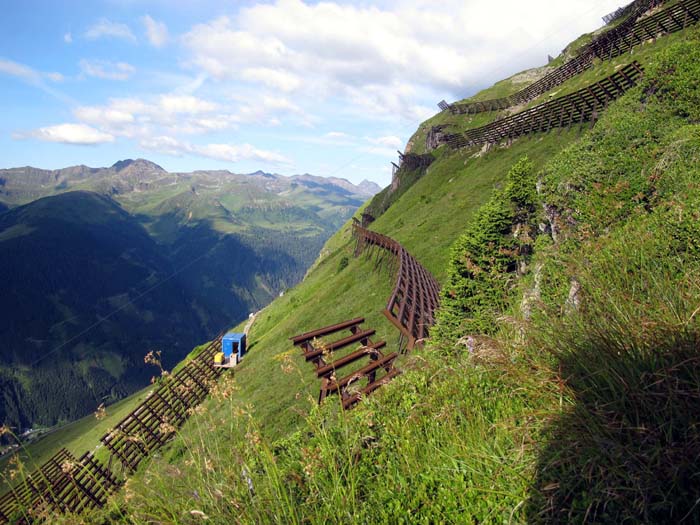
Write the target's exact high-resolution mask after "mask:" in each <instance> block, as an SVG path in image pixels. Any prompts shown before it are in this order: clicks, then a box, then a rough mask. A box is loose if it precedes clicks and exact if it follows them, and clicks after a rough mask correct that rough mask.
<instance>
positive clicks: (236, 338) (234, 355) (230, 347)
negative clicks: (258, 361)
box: [221, 332, 245, 362]
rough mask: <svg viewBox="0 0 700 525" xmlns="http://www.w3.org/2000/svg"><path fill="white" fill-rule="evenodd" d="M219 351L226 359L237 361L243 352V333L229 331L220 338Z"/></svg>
mask: <svg viewBox="0 0 700 525" xmlns="http://www.w3.org/2000/svg"><path fill="white" fill-rule="evenodd" d="M221 351H222V352H223V353H224V357H226V359H227V360H229V359H231V360H234V359H235V362H238V361H240V360H241V358H242V357H243V354H245V334H242V333H236V332H229V333H228V334H226V335H225V336H224V337H223V339H222V340H221Z"/></svg>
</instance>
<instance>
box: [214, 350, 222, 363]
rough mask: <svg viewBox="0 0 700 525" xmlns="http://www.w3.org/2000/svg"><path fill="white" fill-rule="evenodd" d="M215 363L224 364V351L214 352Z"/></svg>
mask: <svg viewBox="0 0 700 525" xmlns="http://www.w3.org/2000/svg"><path fill="white" fill-rule="evenodd" d="M214 364H215V365H222V364H224V353H223V352H219V353H217V354H214Z"/></svg>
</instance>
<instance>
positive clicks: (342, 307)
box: [94, 29, 700, 523]
mask: <svg viewBox="0 0 700 525" xmlns="http://www.w3.org/2000/svg"><path fill="white" fill-rule="evenodd" d="M584 41H586V39H585V38H584V39H582V40H581V42H584ZM699 43H700V33H699V32H698V30H697V29H690V30H685V31H683V32H681V33H678V34H676V35H672V36H671V37H663V38H659V39H658V40H657V42H656V43H654V44H649V47H648V48H647V49H646V50H645V53H646V55H644V56H645V59H644V67H645V69H646V76H645V78H644V80H643V81H642V83H641V85H640V86H638V87H636V88H634V89H632V90H630V91H629V92H628V93H627V94H626V95H624V96H623V97H622V98H620V99H619V100H618V101H616V102H614V103H613V104H611V105H610V106H609V107H608V108H607V110H606V112H605V114H604V115H603V116H602V118H601V119H600V120H599V121H598V122H597V123H596V124H595V126H591V125H590V124H589V123H586V124H585V125H584V126H581V127H578V126H576V127H574V128H572V129H571V130H569V131H568V132H562V133H559V132H557V131H554V132H552V133H549V134H542V133H539V134H532V135H530V136H529V137H526V138H518V139H516V140H514V141H512V142H511V141H506V142H503V143H502V144H497V145H494V147H492V148H491V149H490V150H479V149H466V150H456V151H454V150H450V149H449V148H446V147H441V148H438V149H437V150H435V151H433V152H432V155H433V157H434V161H433V162H432V164H431V165H430V166H429V167H428V168H427V169H425V168H424V169H421V170H418V171H409V170H407V169H402V170H399V172H398V175H397V176H398V179H397V180H396V181H395V182H396V187H397V188H399V191H397V192H396V193H395V194H394V197H393V199H388V200H384V202H389V203H390V204H391V205H390V206H389V207H388V208H387V209H386V211H383V210H381V207H380V211H383V213H382V214H381V215H380V216H378V217H377V220H376V221H375V222H373V223H372V225H371V228H372V229H375V230H377V231H380V232H382V233H385V234H387V235H389V236H391V237H393V238H396V239H397V240H399V241H401V242H402V243H403V244H404V245H405V246H406V247H407V248H408V249H409V251H411V253H412V254H413V255H415V256H416V257H417V258H418V259H419V260H420V261H421V262H422V263H423V264H425V265H426V266H427V267H428V268H429V269H430V270H431V271H433V272H434V273H435V274H436V276H438V279H439V280H440V281H441V283H442V285H443V292H442V305H441V310H440V312H439V314H438V324H437V326H436V327H435V329H434V330H433V332H431V333H432V338H431V340H430V341H429V342H428V344H427V345H426V347H425V348H424V349H422V350H418V351H414V352H412V353H411V354H409V355H405V356H402V357H401V358H400V360H399V364H398V366H399V367H400V368H401V369H402V370H403V371H404V373H403V374H402V376H400V377H399V378H397V379H395V380H393V381H392V382H391V383H390V384H388V385H386V386H383V387H382V388H380V389H379V390H378V391H377V392H375V393H374V394H372V395H371V396H370V397H369V398H367V399H364V400H362V402H361V403H360V404H359V406H358V408H356V409H354V410H353V411H351V412H343V411H342V410H340V408H339V406H338V405H339V403H338V399H337V397H331V398H330V399H329V401H328V402H325V403H323V404H322V405H321V406H320V407H319V406H317V404H316V401H315V397H316V394H317V392H318V388H319V386H320V381H319V380H318V379H316V377H315V374H314V373H313V369H312V367H311V366H310V365H309V363H307V362H305V361H304V359H303V358H302V356H301V355H300V350H299V349H298V348H294V347H292V346H291V344H290V342H289V337H291V336H293V335H295V334H298V333H301V332H305V331H307V330H311V329H314V328H317V327H320V326H323V325H326V324H329V323H332V322H338V321H342V320H345V319H349V318H352V317H357V316H365V317H366V318H367V321H366V323H365V324H366V326H369V327H372V328H377V330H378V337H377V338H379V337H381V338H384V339H386V340H387V341H388V342H389V345H390V346H393V347H394V348H395V347H396V344H397V338H398V334H397V332H396V330H395V329H394V328H393V327H392V326H391V325H390V324H389V323H388V321H386V320H385V319H384V318H383V316H382V315H381V314H380V313H379V311H380V310H381V309H382V308H383V307H384V305H385V303H386V300H387V298H388V296H389V294H390V291H391V288H392V286H393V279H394V276H393V275H392V274H391V273H390V272H389V270H388V267H387V265H386V264H385V265H384V266H382V264H381V262H380V261H377V260H376V258H371V257H367V256H364V257H361V258H357V259H356V258H354V257H353V250H354V241H353V239H352V237H351V235H350V231H351V230H350V228H349V225H346V226H344V227H343V228H341V229H340V231H338V232H337V233H336V234H335V235H334V236H333V237H331V239H330V240H329V241H328V242H327V243H326V245H325V247H324V249H323V250H322V252H321V257H320V258H319V259H318V260H317V262H316V263H315V264H314V266H313V267H312V268H311V270H310V271H309V272H308V274H307V277H306V278H305V280H304V281H303V282H302V283H300V284H299V285H297V286H295V287H294V288H293V289H291V290H289V291H288V292H286V293H285V294H284V296H283V297H280V298H278V299H277V300H275V301H274V302H273V303H271V304H270V305H269V306H268V307H267V308H266V309H265V310H264V311H263V312H262V313H261V314H260V316H259V318H258V320H257V321H256V323H255V325H254V326H253V328H252V331H251V334H250V341H251V345H250V353H249V354H248V355H247V356H246V358H245V360H244V361H243V362H242V363H241V364H240V365H239V367H238V368H236V369H235V370H234V371H233V373H232V374H229V375H228V377H226V378H224V379H223V380H222V382H221V384H220V385H219V387H218V388H217V389H216V390H215V391H214V393H213V395H212V398H211V399H210V400H209V401H208V402H207V403H206V404H205V405H203V407H202V408H201V410H199V411H198V413H197V414H195V415H194V416H193V417H192V418H191V420H190V421H189V422H188V423H187V424H186V425H185V427H183V429H182V431H181V432H180V434H179V436H178V437H177V439H175V440H174V441H173V443H172V444H171V445H170V446H169V447H168V448H166V449H164V450H163V452H162V453H161V454H159V455H158V456H154V457H153V458H152V459H151V460H150V461H149V462H147V463H148V464H147V465H145V466H144V467H143V468H142V469H141V470H140V471H139V473H138V474H137V475H136V476H135V477H134V478H132V479H131V480H130V481H129V483H128V484H127V487H126V488H125V489H124V491H123V492H122V493H120V494H119V495H118V496H117V497H116V498H115V499H114V500H113V501H112V503H111V505H110V506H109V508H107V509H106V510H104V511H102V512H101V513H98V514H97V515H96V516H95V517H94V522H100V520H107V521H109V522H114V523H142V522H145V521H160V522H183V523H184V522H188V521H195V520H203V519H206V520H207V521H208V522H210V523H230V522H234V521H235V522H240V523H568V522H573V523H584V522H595V523H625V522H628V523H668V522H682V521H683V520H686V521H689V522H694V521H696V515H697V508H696V499H697V498H696V496H695V494H696V493H697V489H698V481H697V472H698V468H700V465H698V457H700V456H699V455H698V451H699V450H700V448H699V446H700V445H699V444H700V434H699V433H698V426H697V421H696V420H697V417H696V405H697V401H698V395H697V392H698V385H700V373H699V371H698V365H697V363H698V362H699V361H698V357H697V348H698V342H700V324H699V322H700V321H698V315H697V314H698V304H700V287H699V286H698V284H699V283H698V279H697V275H698V266H699V265H700V249H699V247H698V242H697V239H698V238H700V229H699V225H700V222H699V221H698V219H700V216H698V209H699V208H698V204H700V200H699V199H700V197H699V196H698V183H697V181H698V177H699V176H700V173H698V169H697V166H698V161H699V160H700V140H699V138H698V137H699V136H700V135H699V134H698V122H700V109H699V108H700V89H699V88H698V84H697V82H696V79H697V78H698V76H699V75H700V52H699V51H698V50H700V46H699V45H698V44H699ZM652 46H653V47H652ZM596 67H597V66H596ZM579 80H580V79H578V78H576V77H575V78H573V79H571V81H570V82H571V83H570V84H568V85H567V84H564V85H562V86H561V88H560V89H562V90H566V89H568V88H569V87H571V85H573V84H575V83H577V82H579ZM416 140H417V139H416V136H414V139H413V141H414V142H415V141H416ZM389 193H390V190H387V193H385V195H384V196H382V197H381V198H382V199H384V197H386V196H387V194H389ZM370 208H371V205H370ZM375 257H376V255H375Z"/></svg>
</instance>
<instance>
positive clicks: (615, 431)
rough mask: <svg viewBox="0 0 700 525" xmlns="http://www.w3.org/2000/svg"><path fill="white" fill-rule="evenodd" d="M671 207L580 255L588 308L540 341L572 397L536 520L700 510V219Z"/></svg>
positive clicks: (656, 518) (621, 518)
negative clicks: (679, 215)
mask: <svg viewBox="0 0 700 525" xmlns="http://www.w3.org/2000/svg"><path fill="white" fill-rule="evenodd" d="M673 213H675V212H673ZM671 215H672V214H671V213H669V214H668V215H665V216H664V217H662V218H661V219H660V221H659V222H654V221H651V220H649V221H642V222H641V224H640V225H639V226H638V227H636V228H626V229H625V231H621V232H618V234H617V235H616V239H615V241H614V243H613V244H612V246H611V247H603V248H602V249H601V246H600V245H598V246H592V247H590V248H591V249H590V250H588V251H587V253H593V254H595V255H590V258H589V260H588V261H581V262H574V263H572V266H573V267H574V268H575V270H574V271H575V272H576V273H574V275H577V278H578V276H579V275H580V279H579V282H580V284H581V292H580V296H579V299H580V306H579V310H578V311H577V312H576V313H570V315H568V316H566V317H565V318H564V320H563V321H562V322H561V323H555V325H554V326H550V327H549V329H547V328H543V330H544V331H545V336H544V338H543V339H544V340H543V341H541V342H540V344H541V345H542V346H544V347H545V348H546V349H548V350H549V351H551V352H552V353H553V354H554V355H555V356H556V357H557V358H558V361H559V366H560V369H559V376H560V380H561V381H562V383H561V387H562V395H563V397H564V398H566V397H567V394H568V395H569V396H570V397H571V401H572V403H571V407H570V408H569V409H565V410H564V411H563V412H562V413H561V415H559V416H558V417H555V418H554V419H553V420H551V421H550V422H549V423H548V425H547V428H546V430H545V436H546V437H547V441H546V444H545V445H544V447H543V449H542V450H541V454H540V457H539V460H538V468H537V473H538V474H537V480H536V482H535V485H534V487H533V488H532V491H531V498H530V500H529V504H528V508H527V515H528V518H529V521H530V522H532V523H543V522H544V523H583V522H586V523H697V522H698V520H699V519H700V506H698V504H699V503H700V500H698V499H697V496H698V493H699V492H700V476H699V475H698V472H700V418H699V417H698V406H699V403H700V390H699V389H698V385H700V355H699V354H698V348H699V347H700V322H698V311H699V310H698V304H700V279H698V277H697V275H698V269H699V266H700V264H699V263H698V257H697V256H698V253H696V252H697V250H693V249H692V247H691V245H690V244H688V243H687V240H688V237H685V238H684V236H683V235H679V232H683V230H684V228H678V226H679V223H681V222H684V223H685V224H684V225H683V226H690V227H691V229H689V230H688V231H687V234H688V235H690V234H691V233H692V232H693V231H694V232H695V233H692V235H691V237H689V238H691V239H692V238H693V236H695V235H697V224H695V225H694V226H693V225H692V222H693V219H683V221H681V220H680V219H679V220H678V221H677V224H675V225H672V226H668V225H669V224H671V223H673V222H674V219H673V218H672V217H671ZM596 252H597V253H596ZM591 259H592V260H591ZM565 406H566V405H565Z"/></svg>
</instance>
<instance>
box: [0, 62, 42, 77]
mask: <svg viewBox="0 0 700 525" xmlns="http://www.w3.org/2000/svg"><path fill="white" fill-rule="evenodd" d="M0 73H5V74H6V75H10V76H13V77H19V78H21V79H23V80H27V81H35V80H39V79H41V74H40V73H39V72H38V71H36V70H34V69H32V68H31V67H29V66H25V65H24V64H20V63H19V62H13V61H12V60H5V59H2V58H0Z"/></svg>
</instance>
